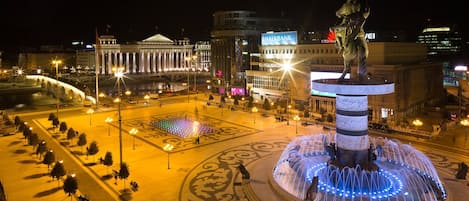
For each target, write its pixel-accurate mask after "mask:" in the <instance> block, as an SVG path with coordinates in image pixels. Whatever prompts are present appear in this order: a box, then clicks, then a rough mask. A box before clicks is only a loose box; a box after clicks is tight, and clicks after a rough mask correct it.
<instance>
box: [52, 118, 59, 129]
mask: <svg viewBox="0 0 469 201" xmlns="http://www.w3.org/2000/svg"><path fill="white" fill-rule="evenodd" d="M59 124H60V121H59V118H57V117H56V118H55V119H53V120H52V126H53V127H54V128H57V127H58V126H59Z"/></svg>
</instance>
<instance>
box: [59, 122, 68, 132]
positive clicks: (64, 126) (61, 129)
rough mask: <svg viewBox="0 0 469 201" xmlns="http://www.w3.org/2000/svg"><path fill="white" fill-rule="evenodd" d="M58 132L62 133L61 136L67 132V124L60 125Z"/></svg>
mask: <svg viewBox="0 0 469 201" xmlns="http://www.w3.org/2000/svg"><path fill="white" fill-rule="evenodd" d="M59 131H60V132H62V134H63V133H65V131H67V123H66V122H65V121H63V122H61V123H60V127H59Z"/></svg>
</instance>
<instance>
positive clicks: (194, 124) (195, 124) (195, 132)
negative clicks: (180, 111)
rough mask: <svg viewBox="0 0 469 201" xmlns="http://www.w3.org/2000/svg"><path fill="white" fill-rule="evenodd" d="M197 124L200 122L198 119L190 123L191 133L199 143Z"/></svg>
mask: <svg viewBox="0 0 469 201" xmlns="http://www.w3.org/2000/svg"><path fill="white" fill-rule="evenodd" d="M199 125H200V123H199V122H198V121H194V122H193V123H192V133H193V135H194V136H195V137H196V141H195V142H196V143H197V144H199V143H200V136H199Z"/></svg>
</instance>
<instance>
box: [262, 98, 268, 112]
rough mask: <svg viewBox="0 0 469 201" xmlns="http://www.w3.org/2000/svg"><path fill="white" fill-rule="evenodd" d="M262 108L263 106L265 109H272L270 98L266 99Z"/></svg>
mask: <svg viewBox="0 0 469 201" xmlns="http://www.w3.org/2000/svg"><path fill="white" fill-rule="evenodd" d="M262 108H263V109H264V110H270V102H269V100H268V99H267V98H266V99H264V105H263V106H262Z"/></svg>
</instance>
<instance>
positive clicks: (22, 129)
mask: <svg viewBox="0 0 469 201" xmlns="http://www.w3.org/2000/svg"><path fill="white" fill-rule="evenodd" d="M27 127H28V125H27V123H26V122H24V121H20V123H19V126H18V132H23V131H24V130H25V129H26V128H27Z"/></svg>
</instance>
